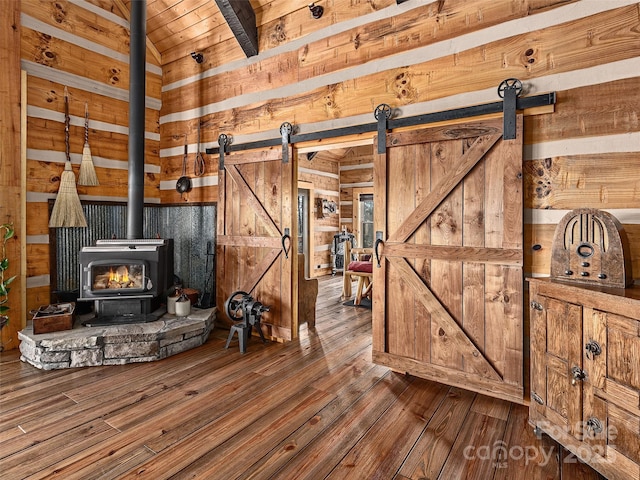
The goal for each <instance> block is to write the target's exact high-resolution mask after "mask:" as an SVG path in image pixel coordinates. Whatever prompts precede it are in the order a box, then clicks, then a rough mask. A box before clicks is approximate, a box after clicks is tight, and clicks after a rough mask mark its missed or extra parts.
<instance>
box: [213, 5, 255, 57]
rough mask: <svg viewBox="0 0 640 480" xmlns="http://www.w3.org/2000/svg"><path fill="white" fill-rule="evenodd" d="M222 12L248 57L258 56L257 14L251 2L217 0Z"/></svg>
mask: <svg viewBox="0 0 640 480" xmlns="http://www.w3.org/2000/svg"><path fill="white" fill-rule="evenodd" d="M216 3H217V4H218V8H219V9H220V12H221V13H222V15H223V16H224V18H225V20H226V21H227V23H228V24H229V27H231V31H232V32H233V34H234V35H235V37H236V39H237V40H238V43H239V44H240V47H242V50H243V51H244V54H245V55H246V56H247V57H253V56H254V55H257V54H258V28H257V27H256V12H254V11H253V8H251V4H250V3H249V0H216Z"/></svg>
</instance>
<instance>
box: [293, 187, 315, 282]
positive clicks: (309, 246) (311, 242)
mask: <svg viewBox="0 0 640 480" xmlns="http://www.w3.org/2000/svg"><path fill="white" fill-rule="evenodd" d="M301 189H302V190H308V191H309V205H308V208H309V211H308V212H307V213H308V220H307V222H308V225H309V232H308V233H307V241H306V244H307V251H308V252H309V255H308V258H305V259H304V261H305V268H308V272H305V274H306V273H308V276H309V277H311V272H312V271H313V269H312V268H311V265H312V264H313V263H312V262H313V255H314V248H315V239H314V234H313V228H314V217H315V215H313V199H314V196H315V193H314V186H313V182H305V181H302V180H298V190H301ZM297 221H298V216H297V215H296V222H297ZM295 231H296V235H297V233H298V225H297V224H296V228H295ZM297 243H298V241H297V238H296V245H297Z"/></svg>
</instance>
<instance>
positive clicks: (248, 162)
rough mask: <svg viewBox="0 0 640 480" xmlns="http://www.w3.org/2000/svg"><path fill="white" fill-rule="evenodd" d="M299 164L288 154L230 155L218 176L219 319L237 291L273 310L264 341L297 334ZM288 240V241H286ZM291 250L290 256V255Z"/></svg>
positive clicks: (256, 152) (274, 151)
mask: <svg viewBox="0 0 640 480" xmlns="http://www.w3.org/2000/svg"><path fill="white" fill-rule="evenodd" d="M295 162H296V160H295V158H294V157H293V155H292V151H291V148H289V161H288V162H286V163H283V161H282V148H271V149H265V150H253V151H248V152H242V153H231V154H226V155H225V157H224V169H222V170H219V172H218V192H219V193H218V225H217V229H218V235H217V245H216V256H217V258H216V264H217V265H216V272H217V273H216V285H217V307H218V311H219V312H220V313H219V317H224V318H225V320H226V322H227V323H230V321H229V319H228V318H226V314H225V313H222V312H224V304H225V301H226V300H227V299H228V298H229V296H230V295H231V294H233V293H234V292H237V291H243V292H247V293H249V294H250V295H251V296H252V297H254V298H256V299H257V300H259V301H260V302H262V303H263V304H264V305H267V306H269V307H270V310H269V311H268V312H265V313H264V314H263V315H262V318H261V320H262V323H263V324H265V327H266V328H265V329H264V330H263V331H264V333H265V334H266V335H270V336H272V337H276V338H279V339H282V340H291V338H293V337H295V336H296V335H295V333H294V332H297V318H296V312H297V308H296V304H295V303H296V302H297V300H296V299H297V285H295V283H294V281H293V279H294V278H296V277H294V269H297V261H295V262H294V260H297V250H296V241H297V240H296V237H297V230H296V224H295V221H296V219H295V213H294V212H295V210H294V208H293V206H294V205H295V203H294V202H295V201H297V199H296V192H297V188H294V186H295V185H297V184H296V182H297V178H296V177H297V174H296V171H297V168H296V167H295V164H296V163H295ZM286 235H288V237H286ZM287 250H288V251H287Z"/></svg>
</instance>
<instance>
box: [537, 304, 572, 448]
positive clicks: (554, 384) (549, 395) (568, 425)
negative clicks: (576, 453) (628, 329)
mask: <svg viewBox="0 0 640 480" xmlns="http://www.w3.org/2000/svg"><path fill="white" fill-rule="evenodd" d="M532 300H533V302H534V304H537V305H539V306H540V307H539V308H538V309H536V308H532V313H531V325H532V328H533V336H534V341H535V342H536V346H537V348H536V349H534V351H533V352H532V364H533V365H535V366H536V367H535V368H534V369H533V370H532V379H531V383H532V392H533V393H534V402H532V404H531V405H532V407H533V408H534V409H535V410H536V411H537V413H538V414H539V415H540V416H541V417H542V418H544V419H546V420H548V421H549V422H551V423H554V424H558V426H561V427H562V429H563V430H564V431H565V432H567V433H569V434H571V435H572V436H574V437H575V438H578V439H579V438H581V434H582V431H581V420H582V381H580V380H578V381H576V382H573V381H572V380H573V370H572V369H574V368H578V369H581V368H582V348H581V345H582V308H581V307H580V306H579V305H574V304H571V303H567V302H562V301H558V300H556V299H554V298H549V297H545V296H543V295H536V294H535V293H532ZM539 346H541V347H542V348H538V347H539ZM538 365H539V366H540V367H538ZM539 377H541V378H539ZM536 396H537V397H538V402H536V401H535V399H536ZM540 401H541V404H540ZM536 420H538V419H536Z"/></svg>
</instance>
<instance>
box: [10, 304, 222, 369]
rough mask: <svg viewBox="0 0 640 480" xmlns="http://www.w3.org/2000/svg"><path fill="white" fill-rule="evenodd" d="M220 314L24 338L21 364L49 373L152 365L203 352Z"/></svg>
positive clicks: (211, 311) (28, 332)
mask: <svg viewBox="0 0 640 480" xmlns="http://www.w3.org/2000/svg"><path fill="white" fill-rule="evenodd" d="M215 317H216V308H215V307H214V308H208V309H203V310H200V309H193V310H192V311H191V314H190V315H189V316H187V317H176V316H175V315H169V314H166V315H164V316H162V317H160V319H158V320H156V321H155V322H148V323H135V324H129V325H111V326H100V327H84V326H82V325H81V324H80V322H81V321H82V318H77V319H76V321H75V325H74V328H73V329H71V330H63V331H59V332H51V333H43V334H40V335H36V334H34V333H33V326H32V325H28V326H27V327H26V328H25V329H24V330H22V331H21V332H19V333H18V338H19V339H20V340H21V342H20V353H21V354H22V355H21V356H20V360H22V361H23V362H27V363H30V364H31V365H33V366H35V367H38V368H41V369H43V370H54V369H59V368H71V367H89V366H98V365H123V364H126V363H136V362H152V361H154V360H160V359H163V358H166V357H169V356H171V355H175V354H176V353H180V352H183V351H185V350H189V349H191V348H195V347H199V346H200V345H202V344H203V343H204V342H206V341H207V338H208V337H209V333H210V332H211V330H212V329H213V327H214V322H215Z"/></svg>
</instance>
